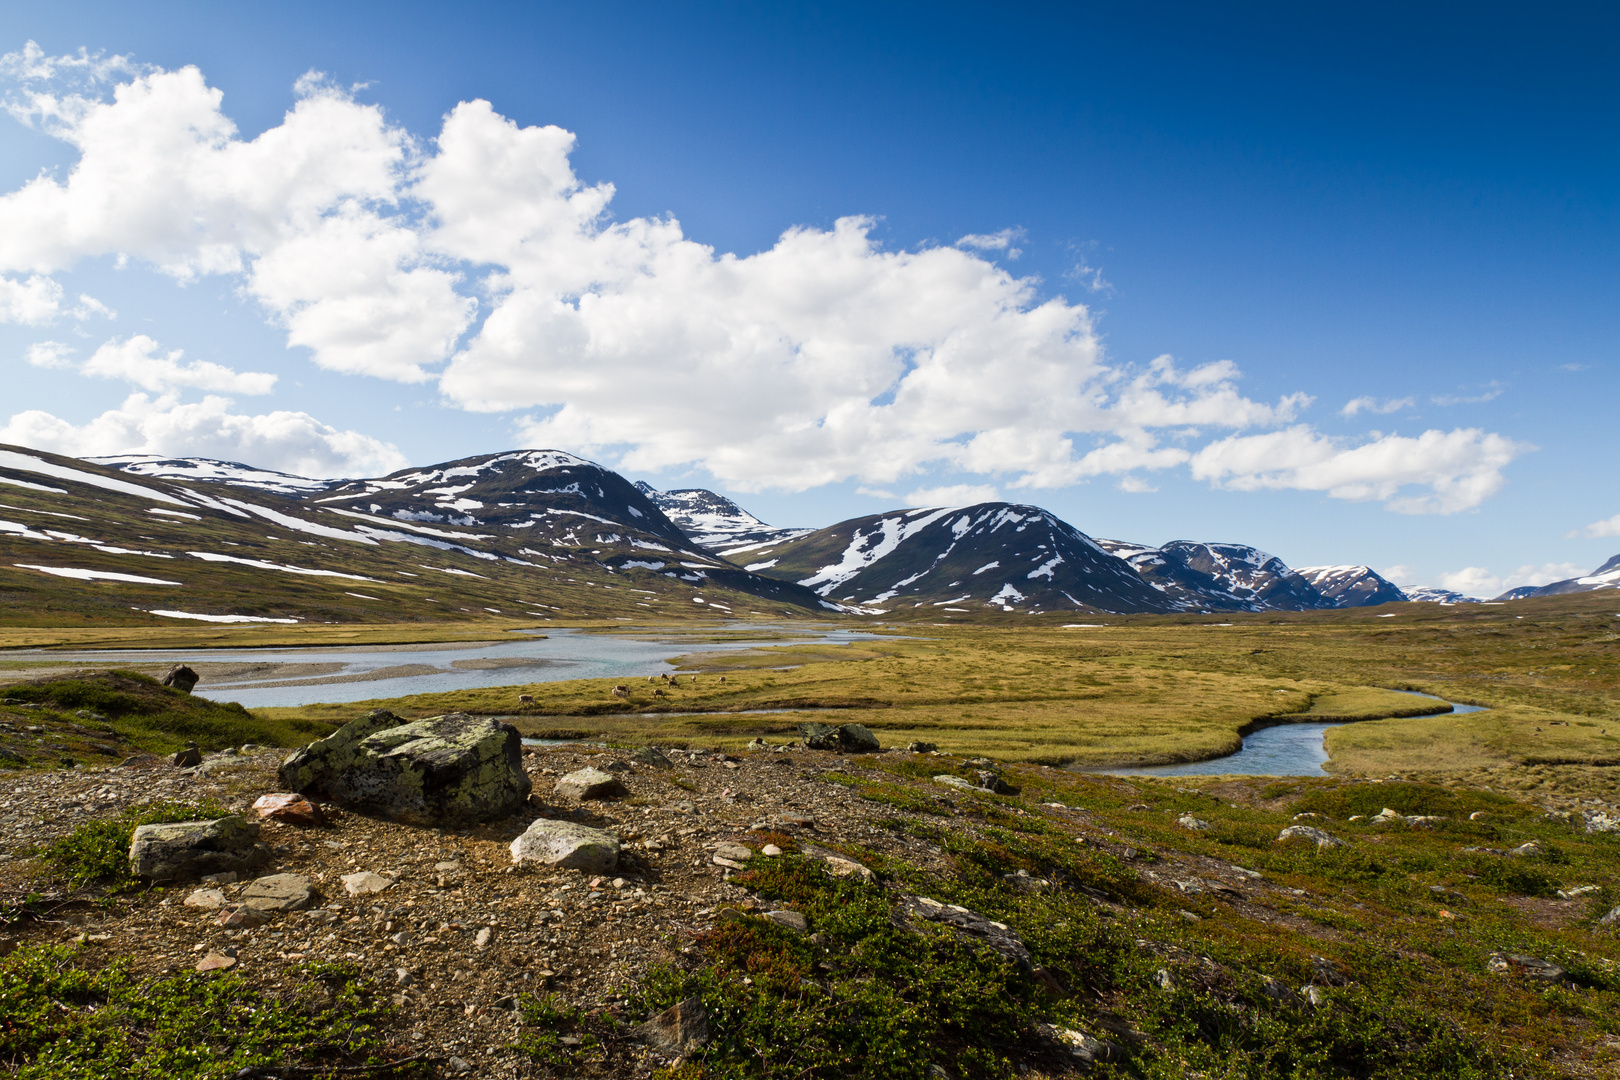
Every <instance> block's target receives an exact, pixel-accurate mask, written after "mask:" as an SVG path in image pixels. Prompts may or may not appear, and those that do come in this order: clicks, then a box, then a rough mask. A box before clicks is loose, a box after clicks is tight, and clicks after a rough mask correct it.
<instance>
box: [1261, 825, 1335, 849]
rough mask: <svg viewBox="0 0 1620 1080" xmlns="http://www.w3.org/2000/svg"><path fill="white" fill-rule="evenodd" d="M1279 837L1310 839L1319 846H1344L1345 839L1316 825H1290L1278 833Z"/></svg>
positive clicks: (1285, 838) (1281, 838)
mask: <svg viewBox="0 0 1620 1080" xmlns="http://www.w3.org/2000/svg"><path fill="white" fill-rule="evenodd" d="M1277 839H1278V840H1279V841H1282V840H1309V841H1311V842H1312V843H1314V844H1315V845H1316V846H1317V847H1318V848H1333V847H1343V846H1344V841H1343V840H1340V839H1339V838H1338V837H1337V836H1334V835H1333V834H1331V833H1328V832H1324V831H1323V830H1321V829H1318V828H1316V827H1315V826H1314V825H1290V826H1288V828H1286V829H1284V830H1283V831H1282V832H1280V833H1278V834H1277Z"/></svg>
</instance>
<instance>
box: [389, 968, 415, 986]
mask: <svg viewBox="0 0 1620 1080" xmlns="http://www.w3.org/2000/svg"><path fill="white" fill-rule="evenodd" d="M415 981H416V976H415V975H412V974H411V969H410V968H395V969H394V985H395V986H409V985H411V983H413V982H415Z"/></svg>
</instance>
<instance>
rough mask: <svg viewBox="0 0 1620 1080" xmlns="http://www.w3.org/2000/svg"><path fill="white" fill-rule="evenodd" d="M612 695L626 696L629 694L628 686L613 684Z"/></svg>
mask: <svg viewBox="0 0 1620 1080" xmlns="http://www.w3.org/2000/svg"><path fill="white" fill-rule="evenodd" d="M613 696H614V697H624V698H627V697H629V696H630V688H629V687H628V686H615V687H614V688H613Z"/></svg>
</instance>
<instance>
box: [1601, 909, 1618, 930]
mask: <svg viewBox="0 0 1620 1080" xmlns="http://www.w3.org/2000/svg"><path fill="white" fill-rule="evenodd" d="M1598 925H1599V926H1620V904H1616V905H1615V907H1614V908H1613V910H1611V911H1610V912H1609V913H1608V914H1607V915H1605V916H1603V918H1601V919H1599V920H1598Z"/></svg>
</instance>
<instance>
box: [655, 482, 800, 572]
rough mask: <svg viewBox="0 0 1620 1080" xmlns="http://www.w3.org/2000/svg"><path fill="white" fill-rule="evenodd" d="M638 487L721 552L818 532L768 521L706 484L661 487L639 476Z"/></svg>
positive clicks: (691, 534)
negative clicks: (710, 489) (778, 526)
mask: <svg viewBox="0 0 1620 1080" xmlns="http://www.w3.org/2000/svg"><path fill="white" fill-rule="evenodd" d="M636 490H637V491H639V492H641V493H642V494H643V495H645V496H646V497H647V501H648V502H650V503H652V504H653V505H654V506H656V507H658V509H660V510H662V511H663V512H664V515H665V516H666V517H668V518H669V519H670V520H671V521H673V522H674V523H675V524H676V525H679V526H680V528H681V531H682V532H684V533H686V535H687V537H688V538H689V539H690V540H691V541H692V542H693V543H694V544H697V545H698V546H700V547H705V548H708V549H709V550H710V551H713V552H716V553H718V554H721V555H724V554H725V553H726V552H727V551H728V550H730V549H732V548H739V547H744V546H749V545H754V544H762V543H768V542H780V541H783V540H793V539H796V538H798V537H800V536H808V535H809V534H810V533H813V532H815V530H814V529H778V528H775V527H773V526H770V525H767V524H765V523H764V522H763V521H761V520H759V518H757V517H755V516H754V515H753V514H750V513H749V512H748V511H746V510H744V509H743V508H742V507H740V506H738V505H737V504H736V503H734V502H732V501H731V500H730V499H728V498H726V497H725V496H724V495H719V494H716V493H715V492H713V491H709V490H707V489H706V488H682V489H680V490H678V491H659V490H658V489H657V488H655V487H653V486H652V485H651V484H649V483H647V482H646V481H645V480H638V481H637V482H636Z"/></svg>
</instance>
